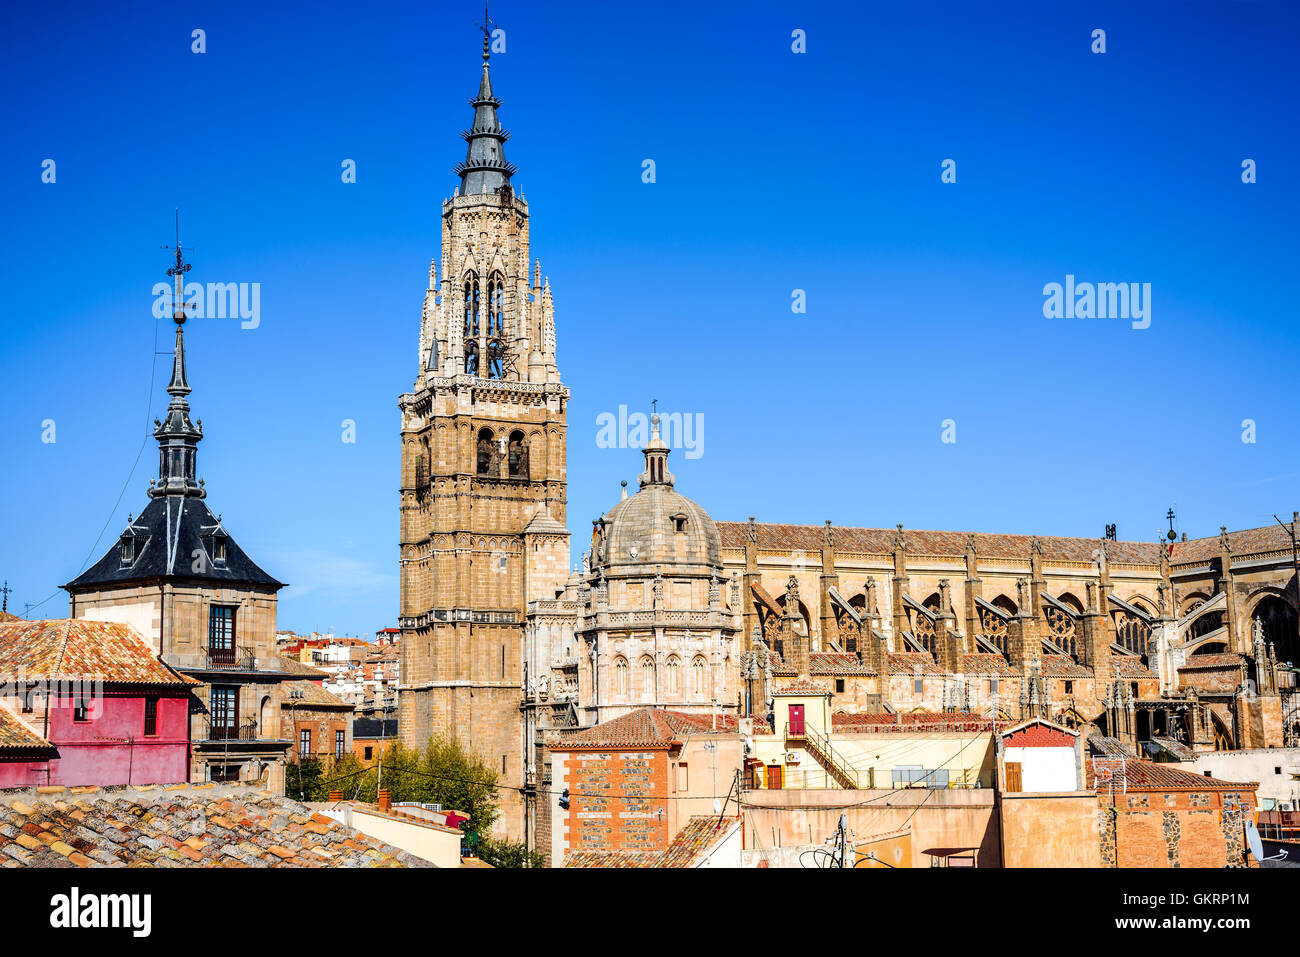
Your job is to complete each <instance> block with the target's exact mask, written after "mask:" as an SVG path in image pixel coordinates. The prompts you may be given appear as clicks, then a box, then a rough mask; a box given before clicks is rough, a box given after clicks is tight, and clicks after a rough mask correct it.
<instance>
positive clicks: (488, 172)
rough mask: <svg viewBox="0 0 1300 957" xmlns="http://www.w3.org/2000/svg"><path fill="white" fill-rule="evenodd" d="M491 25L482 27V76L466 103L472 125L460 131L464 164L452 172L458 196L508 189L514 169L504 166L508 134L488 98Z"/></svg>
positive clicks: (493, 100) (486, 22) (496, 102)
mask: <svg viewBox="0 0 1300 957" xmlns="http://www.w3.org/2000/svg"><path fill="white" fill-rule="evenodd" d="M491 42H492V34H491V21H490V20H486V19H485V20H484V23H483V76H482V78H481V79H480V80H479V83H478V96H476V97H474V99H472V100H470V101H469V104H470V106H472V107H474V125H473V126H472V127H471V128H470V129H468V130H462V131H461V134H460V135H461V136H462V137H464V139H465V142H466V143H468V144H469V148H468V149H467V150H466V152H465V162H463V163H460V164H459V165H457V166H456V168H455V170H454V172H455V173H456V174H457V175H458V176H459V177H460V194H461V195H462V196H466V195H472V194H475V193H495V192H497V191H499V190H500V189H501V188H502V187H508V186H510V177H511V176H513V175H514V173H515V172H516V167H515V166H513V165H512V164H510V163H507V162H506V150H505V142H506V140H508V139H509V138H510V133H509V132H508V131H507V130H503V129H502V128H501V123H500V121H499V120H498V119H497V108H498V107H499V106H501V101H500V100H498V99H497V98H496V97H495V96H493V95H492V77H491V74H490V71H489V64H488V59H489V57H490V56H491V51H490V49H489V48H490V46H491Z"/></svg>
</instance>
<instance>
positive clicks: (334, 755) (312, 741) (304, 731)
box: [280, 681, 356, 764]
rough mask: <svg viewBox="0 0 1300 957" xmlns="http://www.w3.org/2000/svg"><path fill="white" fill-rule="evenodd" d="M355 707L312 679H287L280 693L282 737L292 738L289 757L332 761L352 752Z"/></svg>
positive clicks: (296, 759)
mask: <svg viewBox="0 0 1300 957" xmlns="http://www.w3.org/2000/svg"><path fill="white" fill-rule="evenodd" d="M355 710H356V709H355V708H354V707H353V706H352V704H350V703H349V702H347V701H344V700H342V699H341V698H338V697H336V696H335V695H332V694H330V693H329V692H328V691H326V690H325V689H324V688H322V687H321V686H320V685H318V684H316V683H315V682H312V681H286V682H285V683H284V685H283V687H282V688H281V697H280V726H281V730H280V737H281V738H283V739H284V740H286V741H289V742H290V745H289V755H288V759H289V760H290V761H293V762H297V763H301V762H303V761H306V760H312V759H314V760H317V761H321V762H323V763H325V764H331V763H333V762H334V761H337V760H339V759H340V758H342V757H343V756H344V755H348V754H352V716H353V712H354V711H355Z"/></svg>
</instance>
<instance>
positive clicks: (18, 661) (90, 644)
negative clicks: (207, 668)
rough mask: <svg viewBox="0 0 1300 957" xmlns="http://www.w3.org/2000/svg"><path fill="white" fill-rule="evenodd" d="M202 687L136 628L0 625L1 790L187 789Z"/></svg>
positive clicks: (65, 621) (77, 622) (64, 621)
mask: <svg viewBox="0 0 1300 957" xmlns="http://www.w3.org/2000/svg"><path fill="white" fill-rule="evenodd" d="M195 684H196V682H195V681H194V680H193V679H191V678H187V677H185V676H183V675H181V674H179V673H178V672H176V671H173V670H172V669H171V668H169V667H168V666H167V665H165V664H164V663H163V662H162V661H161V660H159V658H158V656H157V655H155V654H154V653H153V651H152V649H151V648H150V647H149V646H148V645H147V644H146V643H145V641H144V639H142V638H141V637H140V636H139V635H138V634H137V633H136V632H135V631H134V629H132V628H131V626H130V625H125V624H120V623H117V622H104V621H90V620H87V619H84V618H75V619H72V618H61V619H53V620H48V621H6V622H0V787H30V786H33V785H44V784H64V785H92V784H93V785H98V786H102V785H107V784H172V783H176V782H181V781H185V780H186V779H187V778H188V770H189V748H190V738H189V711H190V700H191V695H190V689H191V687H193V686H194V685H195Z"/></svg>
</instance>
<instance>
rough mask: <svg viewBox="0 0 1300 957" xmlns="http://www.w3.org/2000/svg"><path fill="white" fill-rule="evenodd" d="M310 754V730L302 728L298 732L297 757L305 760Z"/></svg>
mask: <svg viewBox="0 0 1300 957" xmlns="http://www.w3.org/2000/svg"><path fill="white" fill-rule="evenodd" d="M310 754H311V731H310V730H308V729H307V728H303V729H302V730H301V731H299V732H298V757H299V758H301V759H303V760H306V759H307V757H308V756H309V755H310Z"/></svg>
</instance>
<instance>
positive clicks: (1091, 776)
mask: <svg viewBox="0 0 1300 957" xmlns="http://www.w3.org/2000/svg"><path fill="white" fill-rule="evenodd" d="M1084 765H1085V767H1086V770H1087V777H1088V783H1087V787H1088V788H1090V789H1091V788H1094V787H1095V786H1096V779H1097V777H1098V774H1099V773H1100V774H1101V776H1102V777H1103V779H1104V777H1105V775H1107V774H1114V775H1115V776H1116V777H1115V781H1116V782H1118V781H1119V774H1120V773H1121V770H1122V773H1123V779H1124V785H1125V787H1126V788H1127V789H1128V790H1130V791H1242V792H1247V791H1249V792H1253V791H1255V789H1256V788H1258V787H1259V782H1257V781H1252V782H1250V783H1240V782H1233V781H1220V780H1219V779H1218V778H1207V777H1205V776H1204V775H1201V774H1193V773H1192V772H1190V771H1183V770H1181V769H1179V768H1177V767H1175V766H1174V765H1172V764H1157V763H1156V762H1154V761H1142V760H1137V759H1132V758H1130V759H1128V760H1124V761H1121V760H1120V759H1119V758H1093V759H1091V760H1089V761H1085V762H1084ZM1102 786H1103V787H1105V786H1106V782H1105V780H1103V781H1102Z"/></svg>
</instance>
